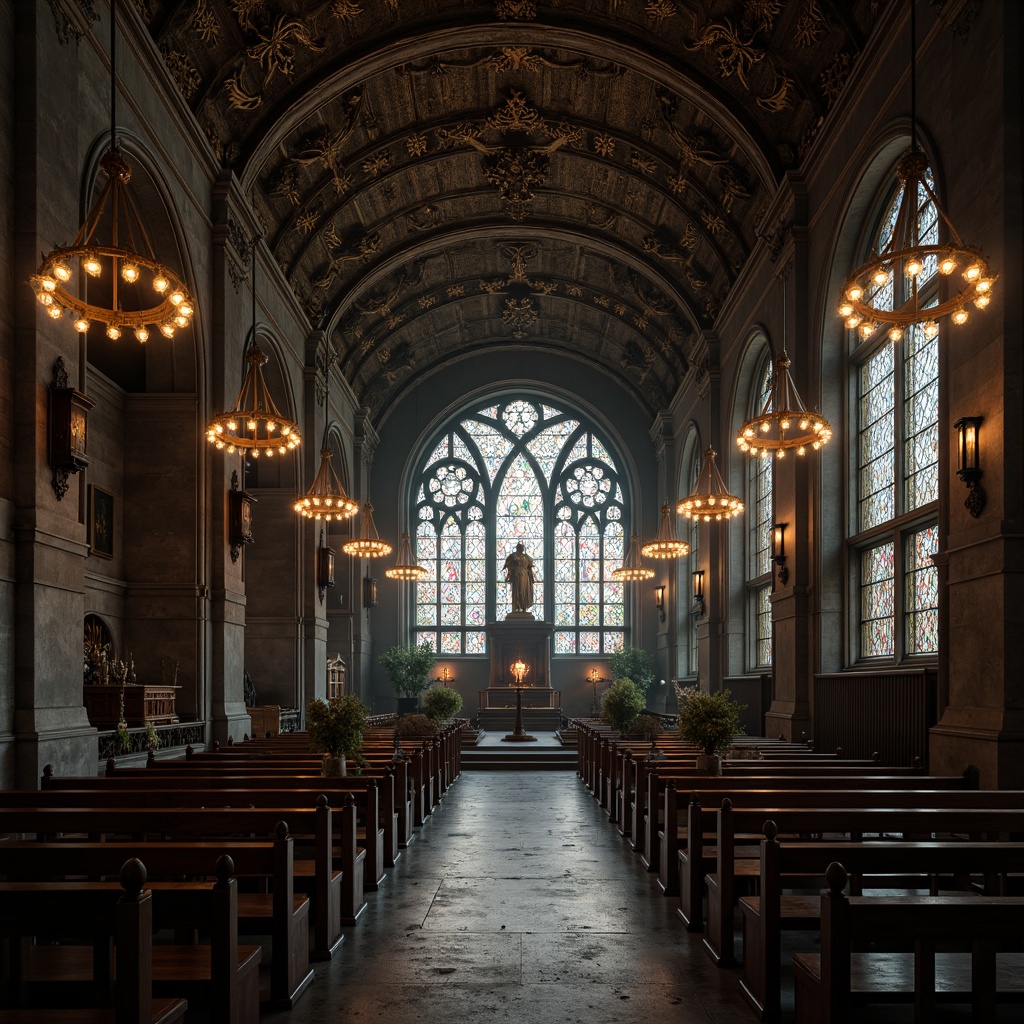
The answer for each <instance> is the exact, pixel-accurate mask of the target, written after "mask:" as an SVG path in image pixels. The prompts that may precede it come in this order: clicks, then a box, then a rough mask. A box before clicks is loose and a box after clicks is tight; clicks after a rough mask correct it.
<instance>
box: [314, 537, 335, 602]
mask: <svg viewBox="0 0 1024 1024" xmlns="http://www.w3.org/2000/svg"><path fill="white" fill-rule="evenodd" d="M333 586H334V548H331V547H328V546H327V545H326V544H324V528H323V527H322V526H321V527H320V543H319V544H318V545H317V549H316V594H317V597H318V598H319V600H320V603H321V604H323V603H324V596H325V595H326V593H327V588H328V587H333Z"/></svg>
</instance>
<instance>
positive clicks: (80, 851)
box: [0, 822, 313, 1009]
mask: <svg viewBox="0 0 1024 1024" xmlns="http://www.w3.org/2000/svg"><path fill="white" fill-rule="evenodd" d="M225 853H227V854H229V855H230V856H231V858H232V860H233V862H234V874H235V877H236V878H239V879H240V878H247V879H255V880H258V881H259V882H260V883H264V882H266V883H268V884H269V888H270V891H269V892H267V893H263V892H240V893H239V895H238V928H239V932H241V933H245V934H253V935H269V936H270V937H271V961H270V998H271V1001H272V1002H273V1003H274V1005H276V1006H279V1007H285V1008H288V1009H291V1007H293V1006H294V1005H295V1003H296V1002H297V1001H298V999H299V997H300V996H301V995H302V993H303V992H304V991H305V990H306V988H307V987H308V986H309V985H310V984H311V983H312V981H313V971H312V970H311V969H310V966H309V964H310V956H309V927H310V922H309V909H310V904H309V900H308V899H307V898H305V897H303V896H297V895H296V894H295V888H294V872H295V867H294V840H293V839H292V838H291V837H290V836H289V835H288V828H287V826H286V825H285V824H284V822H280V823H279V824H278V827H277V835H276V838H275V839H274V840H273V842H256V841H245V842H243V841H240V840H231V841H229V842H228V841H221V842H194V843H174V842H160V843H155V842H148V843H147V842H142V843H140V842H116V841H107V842H103V843H87V842H86V843H79V842H54V843H46V842H43V843H40V842H31V841H13V842H6V843H4V844H3V855H2V857H0V871H2V872H3V874H4V875H5V876H6V880H7V881H9V882H11V881H31V880H43V879H46V880H56V879H64V880H70V879H72V878H78V877H81V876H87V877H89V878H98V877H101V876H102V875H104V874H105V873H107V872H108V871H109V865H110V864H111V863H112V862H116V861H117V860H118V859H121V858H123V857H127V858H130V857H132V856H135V857H140V858H141V859H142V860H143V863H144V864H145V865H146V870H147V874H148V881H149V887H150V889H151V890H153V891H154V892H157V893H159V892H160V891H161V888H162V882H166V881H168V880H171V879H176V878H180V877H181V876H183V875H185V876H188V877H189V878H190V879H192V880H196V879H197V878H202V877H204V876H212V874H213V871H212V868H213V865H214V864H215V862H216V861H217V859H218V858H219V857H220V856H221V855H222V854H225ZM263 887H264V888H265V887H266V886H263ZM158 902H159V898H158Z"/></svg>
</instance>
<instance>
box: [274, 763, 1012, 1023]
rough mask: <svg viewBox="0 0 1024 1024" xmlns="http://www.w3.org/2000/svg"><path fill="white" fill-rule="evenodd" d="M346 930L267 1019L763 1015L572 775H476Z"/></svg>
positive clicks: (897, 1016) (903, 1011)
mask: <svg viewBox="0 0 1024 1024" xmlns="http://www.w3.org/2000/svg"><path fill="white" fill-rule="evenodd" d="M346 931H347V935H346V939H345V942H344V943H343V945H342V947H341V950H340V953H339V955H338V957H336V959H335V960H334V962H332V963H329V964H321V965H318V966H317V968H316V981H315V983H314V984H313V985H312V986H311V987H310V988H309V989H308V990H307V992H306V993H305V995H304V996H303V997H302V999H301V1000H300V1002H299V1004H298V1006H297V1007H296V1008H295V1009H294V1010H292V1011H290V1012H272V1011H265V1012H264V1013H263V1014H262V1017H261V1020H262V1021H273V1022H274V1024H284V1022H285V1021H287V1022H288V1024H358V1022H366V1024H370V1022H373V1024H408V1022H415V1021H424V1022H426V1021H429V1022H432V1024H477V1022H481V1021H510V1022H516V1024H564V1022H569V1021H582V1022H584V1024H624V1022H625V1024H631V1022H644V1024H648V1022H672V1024H697V1022H700V1024H751V1022H753V1021H755V1020H756V1018H755V1017H754V1015H753V1013H752V1012H751V1011H750V1010H749V1009H748V1008H747V1006H746V1004H745V1003H744V1002H743V1001H742V998H741V997H740V995H739V989H738V971H737V970H719V969H717V968H716V967H715V966H714V965H713V964H712V963H711V961H710V959H709V958H708V957H707V955H706V954H705V953H704V951H703V949H702V948H701V943H700V939H701V937H700V936H699V935H690V934H688V933H687V932H686V931H685V930H684V929H683V927H682V924H681V922H680V921H679V920H678V918H677V917H676V915H675V902H674V901H672V900H668V899H665V898H664V897H663V896H662V895H661V894H660V891H659V890H658V887H657V884H656V882H655V880H654V877H653V876H651V875H649V874H648V873H647V872H646V871H644V870H643V868H642V867H641V865H640V863H639V861H638V859H637V858H636V856H635V854H633V852H632V851H631V850H630V849H629V847H628V845H627V844H625V843H624V842H623V841H622V839H621V837H620V836H619V835H618V833H617V832H616V830H615V829H614V827H612V826H611V825H610V824H609V822H608V820H607V818H606V817H605V816H604V815H603V814H602V812H601V810H600V808H599V807H598V805H597V803H596V802H595V801H594V799H593V798H592V797H591V796H590V793H589V791H588V790H587V789H586V787H584V786H583V784H582V783H581V782H580V780H579V779H578V778H577V777H576V776H575V774H573V773H570V772H523V773H521V774H519V775H517V776H514V777H513V776H511V775H510V774H508V773H502V774H495V773H489V772H464V773H463V775H462V777H461V778H460V779H459V781H458V782H457V783H456V785H454V786H453V787H451V788H450V789H449V791H448V794H447V795H446V797H445V799H444V802H443V803H442V804H441V805H440V806H439V807H437V808H436V809H435V810H434V813H433V814H432V815H431V817H430V818H429V820H428V821H427V823H426V825H425V826H424V827H423V828H422V829H419V830H417V834H416V838H415V841H414V842H413V843H412V844H411V845H410V847H409V848H408V849H407V850H405V851H403V853H402V856H401V857H400V858H399V862H398V864H397V866H396V867H395V868H394V869H392V870H391V871H390V872H389V877H388V879H387V881H386V882H385V883H384V885H383V886H382V887H381V890H380V891H379V892H378V893H375V894H370V896H369V907H368V908H367V910H366V912H365V914H364V915H363V918H362V920H361V921H360V923H359V924H358V925H356V926H355V927H353V928H349V929H347V930H346ZM1008 1009H1010V1010H1011V1015H1010V1016H1007V1017H1003V1016H1002V1015H1000V1017H999V1018H998V1019H999V1020H1020V1019H1021V1017H1020V1016H1018V1015H1019V1014H1020V1012H1021V1010H1020V1007H1019V1006H1018V1007H1012V1008H1008ZM908 1010H909V1008H902V1007H901V1008H891V1009H890V1010H885V1009H883V1008H879V1007H875V1008H872V1009H871V1010H868V1011H867V1014H868V1016H867V1017H864V1018H860V1019H867V1020H870V1021H871V1024H883V1022H884V1024H888V1022H890V1021H907V1020H911V1019H912V1014H911V1015H910V1016H908ZM787 1018H788V1019H790V1020H791V1019H792V1016H791V1014H787ZM942 1019H946V1018H942ZM950 1019H952V1020H957V1021H959V1020H963V1019H964V1017H962V1016H961V1015H960V1013H959V1012H955V1013H954V1016H953V1017H952V1018H950ZM967 1019H969V1016H968V1018H967Z"/></svg>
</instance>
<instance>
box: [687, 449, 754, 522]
mask: <svg viewBox="0 0 1024 1024" xmlns="http://www.w3.org/2000/svg"><path fill="white" fill-rule="evenodd" d="M717 455H718V452H716V451H715V449H714V448H711V447H709V448H708V450H707V451H706V452H705V453H704V464H703V465H702V466H701V467H700V473H698V474H697V482H696V483H695V484H694V485H693V492H692V493H691V494H690V495H689V496H688V497H686V498H683V499H682V500H681V501H680V502H679V504H678V505H677V506H676V512H678V513H679V515H681V516H686V518H687V519H703V520H704V522H705V523H709V522H711V520H712V519H714V520H716V521H720V520H722V519H732V518H733V516H738V515H739V514H740V513H741V512H742V511H743V502H742V501H740V499H739V498H737V497H736V495H735V494H730V493H729V492H728V491H727V490H726V487H725V481H724V480H723V479H722V474H721V473H719V472H718V467H717V466H716V465H715V457H716V456H717Z"/></svg>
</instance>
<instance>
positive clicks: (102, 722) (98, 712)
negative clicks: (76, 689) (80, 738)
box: [82, 683, 180, 729]
mask: <svg viewBox="0 0 1024 1024" xmlns="http://www.w3.org/2000/svg"><path fill="white" fill-rule="evenodd" d="M122 689H123V691H124V721H125V724H126V725H127V726H128V727H129V728H133V727H136V726H140V725H173V724H174V723H175V722H177V721H178V716H177V714H176V713H175V710H174V703H175V690H178V689H180V687H177V686H147V685H144V684H141V683H136V684H128V685H126V686H124V687H123V688H122V687H120V686H112V685H107V686H101V685H97V684H94V683H86V684H85V686H83V687H82V690H83V702H84V704H85V710H86V713H87V714H88V715H89V722H90V724H91V725H94V726H95V727H96V728H97V729H116V728H117V726H118V722H119V721H120V719H121V693H122Z"/></svg>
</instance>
